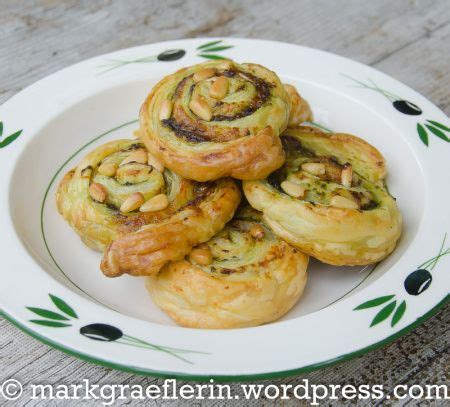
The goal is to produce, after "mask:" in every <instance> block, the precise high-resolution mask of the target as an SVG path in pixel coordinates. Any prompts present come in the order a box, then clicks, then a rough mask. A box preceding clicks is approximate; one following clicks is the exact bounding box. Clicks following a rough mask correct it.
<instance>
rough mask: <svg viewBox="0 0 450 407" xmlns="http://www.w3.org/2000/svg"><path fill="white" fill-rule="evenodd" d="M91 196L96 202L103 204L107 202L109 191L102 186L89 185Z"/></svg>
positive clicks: (94, 183) (96, 184)
mask: <svg viewBox="0 0 450 407" xmlns="http://www.w3.org/2000/svg"><path fill="white" fill-rule="evenodd" d="M89 195H90V196H91V198H92V199H93V200H94V201H96V202H100V203H103V202H105V201H106V195H107V191H106V188H105V187H104V186H103V185H102V184H98V183H96V182H93V183H92V184H91V185H89Z"/></svg>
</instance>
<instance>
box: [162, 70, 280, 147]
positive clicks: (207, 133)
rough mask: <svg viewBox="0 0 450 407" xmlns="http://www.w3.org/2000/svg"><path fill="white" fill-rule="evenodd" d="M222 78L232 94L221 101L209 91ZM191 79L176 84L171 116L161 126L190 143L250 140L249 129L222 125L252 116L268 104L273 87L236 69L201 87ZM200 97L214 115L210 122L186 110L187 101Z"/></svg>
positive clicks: (204, 82)
mask: <svg viewBox="0 0 450 407" xmlns="http://www.w3.org/2000/svg"><path fill="white" fill-rule="evenodd" d="M221 76H222V77H226V78H229V80H230V81H231V82H230V83H231V84H230V93H229V94H228V95H227V97H225V98H224V99H222V100H220V101H218V100H215V99H212V98H210V97H209V96H208V89H209V87H210V86H211V84H212V83H213V82H212V81H213V80H215V79H216V78H217V77H221ZM192 77H193V75H189V76H187V77H185V78H183V79H182V80H181V81H180V82H179V83H178V84H177V86H176V88H175V92H174V105H173V111H172V115H171V117H170V118H167V119H163V120H161V123H162V125H163V126H164V127H166V128H168V129H170V130H171V131H172V132H173V133H174V135H175V136H177V137H179V138H182V139H184V140H186V141H188V142H190V143H203V142H227V141H232V140H236V139H239V138H241V137H246V136H248V135H249V131H248V129H247V128H239V127H229V126H228V125H223V126H220V122H232V121H234V120H237V119H241V118H244V117H247V116H250V115H252V114H253V113H255V112H256V111H257V110H258V109H260V108H261V107H263V106H264V105H265V104H266V103H267V101H268V100H269V99H270V96H271V88H272V87H273V85H272V84H271V83H269V82H266V81H265V80H264V79H261V78H258V77H256V76H255V75H253V74H251V73H248V72H241V71H237V70H235V69H230V70H224V71H221V72H220V71H218V72H217V73H216V75H215V76H214V77H213V78H207V79H205V80H203V81H200V82H198V83H194V82H193V78H192ZM199 97H200V98H201V99H203V100H204V101H206V103H208V105H209V107H210V108H211V110H212V112H213V115H212V117H211V119H210V120H209V121H204V120H201V119H199V117H197V115H196V114H195V113H194V112H192V111H191V110H190V108H189V107H188V106H186V102H185V100H193V99H194V98H199Z"/></svg>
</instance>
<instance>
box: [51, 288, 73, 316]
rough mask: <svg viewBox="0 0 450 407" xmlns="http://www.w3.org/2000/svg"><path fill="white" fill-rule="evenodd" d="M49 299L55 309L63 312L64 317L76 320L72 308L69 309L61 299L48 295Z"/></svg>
mask: <svg viewBox="0 0 450 407" xmlns="http://www.w3.org/2000/svg"><path fill="white" fill-rule="evenodd" d="M49 296H50V299H51V300H52V302H53V304H55V305H56V307H57V308H58V309H59V310H60V311H62V312H64V313H65V314H66V315H68V316H69V317H72V318H78V315H77V314H76V312H75V311H74V310H73V308H72V307H70V306H69V305H68V304H67V303H66V302H65V301H63V300H62V299H61V298H59V297H57V296H56V295H52V294H49Z"/></svg>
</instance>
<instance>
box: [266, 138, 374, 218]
mask: <svg viewBox="0 0 450 407" xmlns="http://www.w3.org/2000/svg"><path fill="white" fill-rule="evenodd" d="M282 143H283V147H284V150H285V152H286V162H285V164H284V165H283V167H281V168H280V169H278V170H277V171H275V172H274V173H272V174H271V175H270V176H269V177H268V179H267V181H268V183H269V184H270V185H271V186H272V187H274V188H275V189H277V190H278V191H279V192H281V193H286V192H285V191H283V188H282V187H281V184H282V183H283V181H290V182H293V183H295V184H299V185H301V186H302V187H303V188H304V190H305V194H304V196H303V197H302V198H300V199H301V200H303V201H306V202H309V203H311V204H313V205H316V204H320V205H331V203H330V201H331V199H332V197H334V196H341V197H343V198H346V199H348V200H350V201H352V202H355V203H356V204H357V206H358V208H359V209H360V210H370V209H374V208H376V207H377V206H378V202H377V201H376V200H375V197H374V196H373V194H372V193H371V192H370V189H371V186H370V185H369V183H368V181H366V180H365V179H363V178H362V177H361V176H360V175H358V174H356V173H353V177H352V182H351V186H348V187H346V186H344V185H342V181H341V179H342V170H343V169H345V168H346V166H348V165H349V164H347V163H343V164H341V163H340V162H339V161H338V160H337V158H336V157H333V156H319V155H316V154H315V153H314V152H313V151H311V150H309V149H307V148H305V147H304V146H303V145H302V144H301V142H300V141H299V140H297V139H296V138H295V137H292V136H289V135H286V136H283V137H282ZM309 163H314V164H319V165H323V169H324V170H322V171H321V172H316V173H314V172H308V171H306V170H305V169H304V168H305V167H306V168H308V165H306V166H305V167H303V168H302V166H303V165H304V164H309ZM310 167H311V166H310ZM319 168H322V167H321V166H319ZM294 198H295V197H294Z"/></svg>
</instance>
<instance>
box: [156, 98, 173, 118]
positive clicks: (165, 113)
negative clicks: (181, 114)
mask: <svg viewBox="0 0 450 407" xmlns="http://www.w3.org/2000/svg"><path fill="white" fill-rule="evenodd" d="M172 108H173V103H172V102H171V101H170V100H167V99H165V100H163V101H162V102H161V106H160V108H159V120H167V119H170V116H171V115H172Z"/></svg>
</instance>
